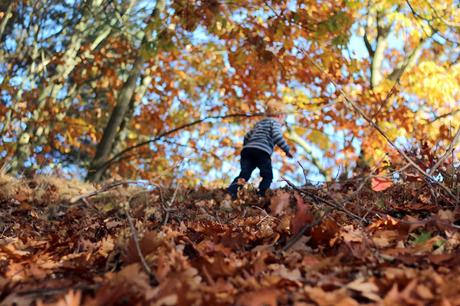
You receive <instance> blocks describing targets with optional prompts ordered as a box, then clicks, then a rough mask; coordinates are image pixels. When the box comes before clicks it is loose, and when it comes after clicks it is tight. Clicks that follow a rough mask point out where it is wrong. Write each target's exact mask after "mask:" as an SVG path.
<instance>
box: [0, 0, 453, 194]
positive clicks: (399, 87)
mask: <svg viewBox="0 0 460 306" xmlns="http://www.w3.org/2000/svg"><path fill="white" fill-rule="evenodd" d="M149 3H150V2H149V1H139V3H137V4H136V5H134V4H133V2H130V1H119V2H113V1H105V0H92V1H87V2H82V3H77V4H75V5H74V6H72V5H70V4H68V3H67V2H65V1H60V0H48V1H40V2H34V1H6V2H5V3H4V4H3V3H2V4H1V5H0V18H2V19H1V27H0V37H1V39H2V42H4V43H3V44H2V46H1V54H2V58H3V59H4V62H2V63H1V64H0V69H1V71H2V73H1V75H2V76H1V78H0V81H1V83H0V90H1V95H0V99H1V101H0V120H1V124H0V133H1V136H2V138H1V140H0V154H1V156H2V161H1V164H2V165H4V166H5V167H7V169H8V171H10V172H11V173H13V174H18V173H22V172H23V171H24V170H25V171H27V172H30V173H32V174H33V173H35V172H43V171H48V172H49V171H55V172H59V171H64V172H71V173H72V174H78V175H80V176H86V177H87V179H89V180H93V181H97V180H99V179H103V178H107V177H111V176H117V177H123V178H146V179H151V178H154V177H156V176H157V175H158V172H161V173H162V175H164V172H168V171H167V169H169V168H171V167H175V166H176V165H177V163H178V162H180V161H183V160H184V159H185V160H186V161H187V163H188V164H187V167H184V168H182V169H178V171H177V173H176V174H175V179H180V180H181V181H182V183H184V184H191V185H194V184H196V183H197V182H201V181H203V180H204V181H205V182H206V183H208V184H211V183H213V184H215V185H218V184H221V183H222V182H224V181H225V182H227V181H228V180H229V179H230V177H231V176H232V175H228V176H227V175H224V176H222V175H216V174H213V175H210V174H209V173H210V171H211V170H214V169H216V170H217V171H219V170H221V169H225V168H223V165H224V164H225V163H226V162H230V163H233V160H234V156H235V155H237V154H236V153H237V151H238V150H239V149H240V144H241V136H242V135H243V134H244V130H245V129H246V128H247V127H248V126H249V125H250V124H252V123H253V120H255V119H257V118H254V117H251V115H253V114H257V113H260V112H261V111H263V109H264V106H265V104H266V103H267V101H269V100H270V99H276V100H278V101H280V103H283V104H285V105H286V106H287V109H288V110H289V111H290V113H291V115H290V116H291V118H289V122H290V123H289V125H290V129H289V135H290V137H289V138H290V140H291V142H292V146H293V147H294V148H296V150H297V151H298V156H299V159H301V160H302V161H303V162H304V163H306V164H308V165H309V167H308V169H309V171H310V172H311V173H312V175H317V174H319V177H320V178H321V179H329V178H332V177H333V176H334V175H335V174H336V172H337V169H341V170H342V172H343V173H345V174H346V175H350V174H351V173H352V172H353V168H354V167H355V166H356V163H357V160H358V159H361V161H363V162H365V163H367V164H368V165H370V166H374V165H377V166H378V163H379V162H381V161H382V160H383V159H385V158H386V155H385V154H386V153H387V152H388V150H389V148H390V147H389V146H388V143H387V141H386V140H385V139H384V138H383V137H381V135H379V133H378V132H377V131H376V130H375V129H374V128H373V127H372V126H370V125H369V124H368V122H366V121H365V120H363V118H362V116H361V115H360V114H358V113H356V111H354V110H353V109H352V108H350V107H349V105H347V103H345V100H346V99H345V97H348V98H349V99H351V100H353V101H354V102H355V103H356V105H359V107H360V108H361V109H362V111H363V113H364V114H366V115H367V116H368V117H369V118H370V119H371V120H372V121H373V122H375V123H376V124H377V125H378V126H380V127H381V128H382V130H383V131H384V132H385V133H386V134H387V136H388V137H389V138H390V139H391V140H393V141H396V142H397V143H398V145H400V146H401V145H405V146H406V147H407V146H408V145H413V146H415V145H419V144H421V142H425V143H426V144H427V145H428V146H429V147H431V148H438V147H446V146H447V145H448V144H449V143H450V142H451V141H452V138H453V136H454V134H455V130H456V128H457V125H458V124H457V122H458V112H457V105H456V103H457V102H458V99H459V91H458V88H459V76H460V74H459V65H458V54H457V53H458V52H457V51H456V46H458V41H459V39H458V28H459V26H458V24H459V22H458V18H459V10H458V8H457V7H456V6H455V4H454V2H452V1H435V2H434V3H431V2H430V1H400V0H394V1H371V2H369V3H367V2H366V1H280V0H277V1H271V0H270V1H261V0H251V1H246V0H245V1H217V0H207V1H185V0H175V1H164V0H161V1H156V3H155V4H153V3H150V4H149ZM235 114H243V115H245V116H241V117H238V116H236V117H232V116H230V117H227V116H229V115H235ZM248 115H249V117H248ZM206 118H210V119H209V120H208V119H206ZM213 118H214V119H213ZM190 123H194V124H190ZM166 156H167V157H166ZM44 168H45V169H44ZM191 169H193V170H191ZM282 170H283V171H291V172H293V170H294V167H293V166H291V165H287V164H286V165H283V168H282ZM198 177H201V178H198ZM169 179H173V178H172V177H170V178H169Z"/></svg>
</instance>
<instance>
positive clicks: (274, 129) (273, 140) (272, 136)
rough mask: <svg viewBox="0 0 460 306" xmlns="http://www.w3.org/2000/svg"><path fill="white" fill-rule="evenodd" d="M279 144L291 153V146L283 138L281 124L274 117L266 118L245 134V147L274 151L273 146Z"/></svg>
mask: <svg viewBox="0 0 460 306" xmlns="http://www.w3.org/2000/svg"><path fill="white" fill-rule="evenodd" d="M275 145H278V146H279V147H280V148H281V149H282V150H283V151H284V152H286V153H289V146H288V144H287V143H286V141H285V140H284V138H283V134H282V132H281V124H280V123H279V122H278V121H277V120H276V119H274V118H270V117H269V118H265V119H262V120H260V121H259V122H257V123H256V125H255V126H254V127H253V128H252V129H251V130H250V131H249V132H248V133H247V134H246V135H245V136H244V145H243V148H256V149H260V150H263V151H265V152H267V153H268V154H269V155H272V153H273V147H274V146H275Z"/></svg>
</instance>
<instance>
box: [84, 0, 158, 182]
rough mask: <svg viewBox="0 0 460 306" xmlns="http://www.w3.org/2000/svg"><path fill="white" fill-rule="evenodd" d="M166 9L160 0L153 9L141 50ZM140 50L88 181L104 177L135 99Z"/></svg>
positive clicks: (141, 63) (141, 64)
mask: <svg viewBox="0 0 460 306" xmlns="http://www.w3.org/2000/svg"><path fill="white" fill-rule="evenodd" d="M164 9H165V1H164V0H158V1H157V3H156V6H155V9H154V10H153V12H152V14H151V16H150V20H149V22H148V23H147V27H146V30H145V31H144V36H143V39H142V42H141V46H140V50H141V49H142V48H144V47H145V45H146V44H148V43H150V40H149V37H150V35H147V33H145V32H146V31H149V29H148V28H149V26H150V24H159V22H158V20H159V18H160V15H161V13H162V12H164ZM140 50H139V51H138V52H137V57H136V60H135V62H134V65H133V68H132V70H131V72H130V73H129V76H128V79H127V80H126V82H125V84H124V85H123V87H122V89H121V91H120V94H119V95H118V98H117V104H116V106H115V108H114V109H113V111H112V114H111V115H110V119H109V122H108V123H107V125H106V127H105V128H104V132H103V134H102V139H101V141H100V142H99V143H98V145H97V149H96V155H95V157H94V159H93V161H92V162H91V164H90V167H89V169H88V174H87V176H86V179H87V180H88V181H99V180H100V179H101V178H102V175H103V173H104V170H105V168H104V167H103V165H104V164H105V162H106V161H107V160H108V159H109V157H110V154H111V153H112V150H113V147H114V142H115V138H116V136H117V133H118V132H119V129H120V127H121V125H122V123H123V120H124V118H125V116H126V115H127V113H128V110H129V105H130V102H131V100H132V99H133V95H134V93H135V91H136V88H137V80H138V79H139V77H140V76H141V73H142V68H143V65H144V62H145V59H144V57H143V55H142V54H141V52H140Z"/></svg>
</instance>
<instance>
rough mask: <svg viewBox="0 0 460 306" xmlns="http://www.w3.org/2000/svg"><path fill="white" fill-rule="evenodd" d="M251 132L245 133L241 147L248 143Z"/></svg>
mask: <svg viewBox="0 0 460 306" xmlns="http://www.w3.org/2000/svg"><path fill="white" fill-rule="evenodd" d="M252 131H253V130H250V131H249V132H247V133H246V135H244V140H243V146H245V145H246V144H247V143H248V141H249V139H250V138H251V135H252Z"/></svg>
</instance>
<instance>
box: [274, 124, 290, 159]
mask: <svg viewBox="0 0 460 306" xmlns="http://www.w3.org/2000/svg"><path fill="white" fill-rule="evenodd" d="M272 134H273V135H272V136H273V142H274V143H275V144H276V145H278V147H280V148H281V149H282V150H283V151H284V152H285V153H286V155H287V156H288V157H290V156H292V155H291V153H290V151H289V150H290V149H289V146H288V144H287V143H286V141H285V140H284V138H283V133H282V132H281V124H280V123H279V122H278V121H276V120H273V130H272Z"/></svg>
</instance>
